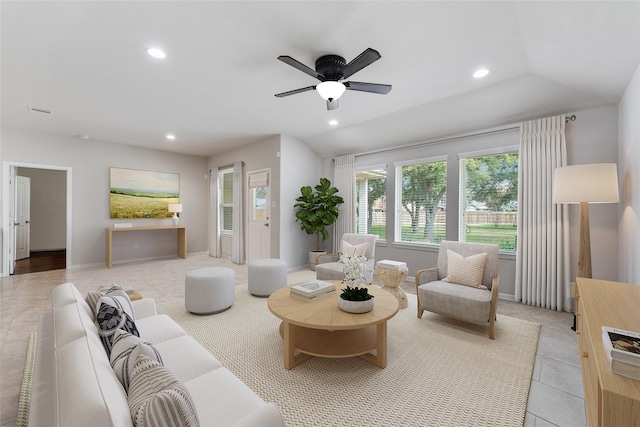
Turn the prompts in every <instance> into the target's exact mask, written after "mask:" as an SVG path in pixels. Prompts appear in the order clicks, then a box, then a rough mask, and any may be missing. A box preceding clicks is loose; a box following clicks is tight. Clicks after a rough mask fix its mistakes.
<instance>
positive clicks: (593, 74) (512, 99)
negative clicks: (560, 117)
mask: <svg viewBox="0 0 640 427" xmlns="http://www.w3.org/2000/svg"><path fill="white" fill-rule="evenodd" d="M0 14H1V28H0V31H1V49H2V50H1V51H0V53H1V75H0V78H1V91H2V93H1V107H2V117H1V119H2V126H3V127H15V128H29V129H36V130H42V131H46V132H53V133H56V134H62V135H68V136H72V137H79V136H80V135H86V136H88V137H89V138H91V139H94V140H100V141H105V142H116V143H121V144H131V145H137V146H143V147H150V148H157V149H161V150H168V151H175V152H182V153H189V154H194V155H201V156H210V155H215V154H216V153H220V152H223V151H227V150H229V149H232V148H235V147H238V146H240V145H244V144H248V143H251V142H254V141H258V140H260V139H263V138H265V137H266V136H268V135H273V134H285V135H289V136H292V137H296V138H299V139H301V140H304V141H305V142H306V143H307V144H309V145H310V146H311V148H313V149H314V150H315V151H316V152H317V153H318V154H319V155H321V156H322V157H331V156H335V155H339V154H343V153H349V152H356V153H357V152H364V151H369V150H374V149H376V148H380V147H389V146H394V145H406V144H408V143H411V142H416V141H423V140H427V139H432V138H437V137H441V136H445V135H451V134H455V133H462V132H467V131H472V130H477V129H482V128H487V127H493V126H499V125H503V124H510V123H515V122H517V121H520V120H524V119H531V118H537V117H540V116H542V115H550V114H559V113H565V112H574V111H579V110H581V109H586V108H592V107H597V106H603V105H610V104H614V103H616V102H617V101H618V100H619V99H620V97H621V95H622V93H623V91H624V89H625V88H626V86H627V84H628V82H629V80H630V78H631V76H632V75H633V73H634V72H635V70H636V68H637V67H638V64H639V63H640V2H638V1H629V2H615V1H588V2H573V1H571V2H570V1H555V2H540V1H532V2H526V1H509V2H497V1H486V2H485V1H470V2H457V1H442V2H438V1H408V2H404V1H389V2H386V1H380V2H378V1H371V2H357V1H326V2H325V1H322V2H319V1H318V2H308V1H294V2H275V1H256V2H247V1H237V2H235V1H234V2H231V1H228V2H227V1H225V2H223V1H193V2H192V1H137V2H112V1H77V2H72V1H71V2H69V1H67V2H61V1H43V2H17V1H16V2H7V1H3V2H2V3H1V5H0ZM149 47H160V48H162V49H163V50H164V51H165V52H166V54H167V58H165V59H163V60H158V59H155V58H152V57H150V56H149V55H148V54H147V53H146V50H147V49H148V48H149ZM368 47H371V48H374V49H376V50H378V51H379V52H380V54H381V55H382V58H381V59H380V60H378V61H377V62H375V63H373V64H372V65H371V66H369V67H367V68H365V69H363V70H362V71H360V72H358V73H356V74H355V75H354V76H353V77H352V78H350V80H356V81H364V82H375V83H386V84H391V85H393V89H392V90H391V92H390V93H389V94H387V95H377V94H369V93H362V92H355V91H347V92H346V93H345V94H344V95H343V96H342V98H341V99H340V107H339V108H338V109H337V110H332V111H327V109H326V104H325V102H324V101H323V100H322V99H321V98H320V96H319V95H318V94H317V93H315V92H314V91H309V92H305V93H301V94H297V95H293V96H290V97H286V98H276V97H275V96H274V94H276V93H279V92H284V91H288V90H292V89H297V88H301V87H305V86H310V85H314V84H316V83H317V80H314V79H313V78H312V77H310V76H308V75H306V74H304V73H302V72H300V71H298V70H296V69H294V68H292V67H290V66H288V65H286V64H284V63H282V62H280V61H278V60H277V57H278V56H279V55H290V56H292V57H294V58H295V59H297V60H298V61H300V62H302V63H304V64H306V65H308V66H310V67H312V68H313V66H314V62H315V60H316V59H317V58H318V57H319V56H322V55H325V54H337V55H340V56H343V57H344V58H345V59H346V60H347V61H349V60H351V59H353V58H354V57H356V56H357V55H358V54H359V53H360V52H362V51H363V50H365V49H366V48H368ZM481 67H485V68H487V69H489V70H490V73H489V75H488V76H486V77H484V78H482V79H476V78H474V77H472V74H473V72H474V71H475V70H476V69H478V68H481ZM27 106H29V107H35V108H41V109H46V110H50V111H51V114H45V113H38V112H32V111H30V110H29V109H28V108H27ZM331 119H335V120H337V121H338V124H337V125H335V126H332V125H330V124H329V120H331ZM167 133H171V134H174V135H175V136H176V139H175V140H173V141H169V140H167V139H166V137H165V135H166V134H167Z"/></svg>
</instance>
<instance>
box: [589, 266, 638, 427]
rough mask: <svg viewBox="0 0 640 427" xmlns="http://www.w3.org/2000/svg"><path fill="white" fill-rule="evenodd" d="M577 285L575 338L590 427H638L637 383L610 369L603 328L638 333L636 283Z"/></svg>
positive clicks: (598, 282)
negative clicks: (608, 327) (603, 339)
mask: <svg viewBox="0 0 640 427" xmlns="http://www.w3.org/2000/svg"><path fill="white" fill-rule="evenodd" d="M577 281H578V286H577V292H576V297H577V300H576V319H577V322H576V326H577V328H576V335H577V338H578V350H579V351H580V366H581V368H582V383H583V386H584V402H585V406H586V409H587V421H588V423H589V426H590V427H593V426H600V427H607V426H616V427H626V426H634V427H635V426H639V425H640V381H638V380H634V379H631V378H627V377H624V376H622V375H617V374H614V373H613V372H612V371H611V365H610V364H609V360H608V359H607V355H606V353H605V351H604V346H603V344H602V326H603V325H604V326H611V327H614V328H620V329H626V330H628V331H635V332H640V316H639V315H638V307H640V285H630V284H626V283H619V282H608V281H605V280H594V279H584V278H582V277H578V279H577Z"/></svg>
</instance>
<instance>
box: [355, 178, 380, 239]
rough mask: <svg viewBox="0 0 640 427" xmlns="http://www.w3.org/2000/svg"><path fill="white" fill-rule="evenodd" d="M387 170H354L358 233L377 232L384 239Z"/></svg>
mask: <svg viewBox="0 0 640 427" xmlns="http://www.w3.org/2000/svg"><path fill="white" fill-rule="evenodd" d="M386 199H387V171H386V169H371V170H366V171H358V172H356V218H357V221H356V227H357V231H356V232H357V233H360V234H377V235H378V236H379V239H380V240H385V239H386V223H387V215H386V203H387V200H386Z"/></svg>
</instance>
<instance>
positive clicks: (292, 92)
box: [276, 86, 316, 98]
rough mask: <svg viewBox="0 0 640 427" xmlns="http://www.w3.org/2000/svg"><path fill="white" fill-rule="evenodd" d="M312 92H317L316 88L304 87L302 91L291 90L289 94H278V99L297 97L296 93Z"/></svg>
mask: <svg viewBox="0 0 640 427" xmlns="http://www.w3.org/2000/svg"><path fill="white" fill-rule="evenodd" d="M310 90H316V87H315V86H307V87H303V88H300V89H294V90H290V91H288V92H282V93H276V96H277V97H278V98H284V97H285V96H289V95H295V94H296V93H302V92H307V91H310Z"/></svg>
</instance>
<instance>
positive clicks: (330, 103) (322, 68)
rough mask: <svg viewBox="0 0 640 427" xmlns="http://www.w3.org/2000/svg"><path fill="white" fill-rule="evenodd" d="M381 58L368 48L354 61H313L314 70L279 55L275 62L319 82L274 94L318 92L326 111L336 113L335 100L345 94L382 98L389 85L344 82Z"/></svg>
mask: <svg viewBox="0 0 640 427" xmlns="http://www.w3.org/2000/svg"><path fill="white" fill-rule="evenodd" d="M380 58H382V56H381V55H380V53H378V51H377V50H374V49H371V48H368V49H366V50H365V51H364V52H362V53H361V54H360V55H358V56H357V57H356V58H355V59H354V60H353V61H351V62H349V63H348V64H347V62H346V61H345V60H344V58H343V57H341V56H338V55H324V56H321V57H320V58H318V59H317V60H316V69H315V70H313V69H311V68H310V67H307V66H306V65H304V64H303V63H301V62H299V61H296V60H295V59H293V58H292V57H290V56H287V55H281V56H278V59H279V60H280V61H282V62H284V63H285V64H289V65H291V66H292V67H293V68H296V69H298V70H300V71H302V72H303V73H306V74H308V75H310V76H311V77H315V78H316V79H318V80H320V83H318V84H317V85H316V86H307V87H303V88H300V89H295V90H290V91H288V92H282V93H278V94H276V96H277V97H278V98H283V97H285V96H289V95H295V94H296V93H302V92H307V91H309V90H315V91H317V92H318V93H319V94H320V96H321V97H322V98H323V99H325V100H326V101H327V110H335V109H336V108H338V99H339V98H340V97H341V96H342V94H343V93H344V91H345V90H357V91H360V92H370V93H379V94H381V95H385V94H387V93H389V91H390V90H391V85H384V84H378V83H363V82H343V81H342V80H344V79H348V78H349V77H351V76H352V75H354V74H355V73H357V72H358V71H360V70H362V69H363V68H364V67H367V66H369V65H371V64H372V63H374V62H375V61H377V60H378V59H380Z"/></svg>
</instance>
